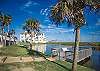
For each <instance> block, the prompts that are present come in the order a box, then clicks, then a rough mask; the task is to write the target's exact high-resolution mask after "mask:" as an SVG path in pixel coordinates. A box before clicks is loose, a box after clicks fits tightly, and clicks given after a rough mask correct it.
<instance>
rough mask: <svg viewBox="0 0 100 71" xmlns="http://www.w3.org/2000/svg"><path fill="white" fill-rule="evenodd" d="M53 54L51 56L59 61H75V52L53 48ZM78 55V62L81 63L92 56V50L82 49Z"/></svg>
mask: <svg viewBox="0 0 100 71" xmlns="http://www.w3.org/2000/svg"><path fill="white" fill-rule="evenodd" d="M62 49H63V50H62ZM51 52H52V54H51V56H54V57H56V59H57V60H70V61H73V50H68V49H67V48H53V49H51ZM78 54H79V55H78V58H77V62H80V61H82V60H84V59H86V58H88V57H90V56H91V55H92V48H84V49H81V50H79V53H78Z"/></svg>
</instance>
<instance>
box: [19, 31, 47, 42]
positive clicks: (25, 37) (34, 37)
mask: <svg viewBox="0 0 100 71" xmlns="http://www.w3.org/2000/svg"><path fill="white" fill-rule="evenodd" d="M20 41H21V42H22V41H23V42H26V41H28V42H32V43H46V42H47V41H46V37H45V35H44V33H34V32H32V33H27V32H24V33H21V34H20Z"/></svg>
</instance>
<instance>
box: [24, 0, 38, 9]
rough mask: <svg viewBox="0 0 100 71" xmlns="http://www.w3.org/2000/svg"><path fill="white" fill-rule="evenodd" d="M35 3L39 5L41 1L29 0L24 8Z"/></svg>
mask: <svg viewBox="0 0 100 71" xmlns="http://www.w3.org/2000/svg"><path fill="white" fill-rule="evenodd" d="M33 5H39V3H37V2H34V1H31V0H29V1H28V2H27V3H25V4H24V8H26V7H30V6H33Z"/></svg>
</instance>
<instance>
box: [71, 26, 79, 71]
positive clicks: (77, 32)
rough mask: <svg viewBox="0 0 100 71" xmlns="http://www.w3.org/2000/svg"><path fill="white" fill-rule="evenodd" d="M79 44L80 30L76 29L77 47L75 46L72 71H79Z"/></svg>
mask: <svg viewBox="0 0 100 71" xmlns="http://www.w3.org/2000/svg"><path fill="white" fill-rule="evenodd" d="M79 42H80V28H79V27H78V28H76V33H75V46H74V54H73V64H72V71H77V60H78V51H79Z"/></svg>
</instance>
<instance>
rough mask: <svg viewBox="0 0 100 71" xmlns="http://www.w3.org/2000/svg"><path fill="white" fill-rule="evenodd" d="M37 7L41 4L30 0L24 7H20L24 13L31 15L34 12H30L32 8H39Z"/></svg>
mask: <svg viewBox="0 0 100 71" xmlns="http://www.w3.org/2000/svg"><path fill="white" fill-rule="evenodd" d="M37 5H40V4H39V3H37V2H34V1H31V0H29V1H28V2H26V3H25V4H24V5H23V6H21V7H20V10H22V11H24V12H27V13H29V14H32V11H31V10H29V8H30V7H33V6H37Z"/></svg>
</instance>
